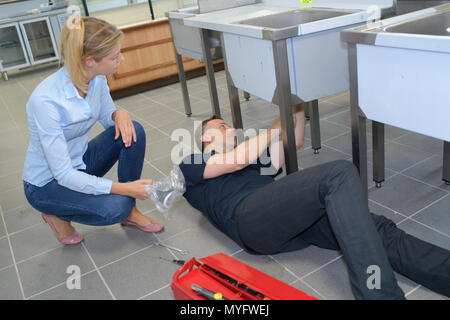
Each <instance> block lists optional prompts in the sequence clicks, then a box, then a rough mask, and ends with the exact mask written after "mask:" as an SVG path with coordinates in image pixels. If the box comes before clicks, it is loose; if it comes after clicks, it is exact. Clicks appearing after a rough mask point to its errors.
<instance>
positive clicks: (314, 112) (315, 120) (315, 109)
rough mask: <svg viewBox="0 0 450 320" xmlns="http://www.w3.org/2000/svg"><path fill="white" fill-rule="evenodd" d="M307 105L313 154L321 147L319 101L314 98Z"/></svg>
mask: <svg viewBox="0 0 450 320" xmlns="http://www.w3.org/2000/svg"><path fill="white" fill-rule="evenodd" d="M307 104H308V105H309V108H307V109H309V112H310V113H309V117H310V119H309V126H310V128H311V146H312V148H313V150H314V154H318V153H319V149H320V148H321V147H322V145H321V141H320V120H319V101H318V100H314V101H311V102H308V103H307Z"/></svg>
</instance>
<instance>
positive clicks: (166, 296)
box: [142, 285, 175, 300]
mask: <svg viewBox="0 0 450 320" xmlns="http://www.w3.org/2000/svg"><path fill="white" fill-rule="evenodd" d="M174 299H175V297H174V295H173V291H172V288H171V287H170V286H169V285H167V286H164V287H163V288H162V289H160V290H157V291H156V292H154V293H152V294H149V295H147V296H144V298H142V300H174Z"/></svg>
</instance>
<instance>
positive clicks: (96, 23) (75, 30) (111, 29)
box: [59, 16, 123, 93]
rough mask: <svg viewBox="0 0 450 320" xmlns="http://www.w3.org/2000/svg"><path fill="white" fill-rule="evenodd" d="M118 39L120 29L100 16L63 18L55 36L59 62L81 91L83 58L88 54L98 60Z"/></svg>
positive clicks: (82, 88)
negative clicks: (59, 57) (58, 36)
mask: <svg viewBox="0 0 450 320" xmlns="http://www.w3.org/2000/svg"><path fill="white" fill-rule="evenodd" d="M122 38H123V32H122V31H120V30H119V29H118V28H117V27H116V26H114V25H112V24H110V23H108V22H106V21H104V20H101V19H97V18H94V17H80V16H78V17H76V16H75V17H70V18H69V19H68V20H67V22H66V24H65V26H64V28H63V30H62V31H61V35H60V38H59V39H60V40H59V52H60V56H61V60H60V62H61V63H62V64H64V66H66V67H67V69H68V71H69V74H70V78H71V80H72V82H73V84H74V85H75V87H77V88H78V89H80V90H81V91H83V92H84V93H87V91H88V88H89V84H88V83H86V79H87V75H86V71H85V69H84V64H83V60H84V59H85V58H86V57H92V58H93V59H94V60H95V61H97V62H100V60H102V59H103V58H104V57H105V56H107V55H108V54H109V53H110V52H111V51H112V50H113V49H114V47H115V46H116V45H117V44H118V43H119V42H120V41H121V40H122Z"/></svg>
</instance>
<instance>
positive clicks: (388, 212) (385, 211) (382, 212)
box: [369, 200, 405, 223]
mask: <svg viewBox="0 0 450 320" xmlns="http://www.w3.org/2000/svg"><path fill="white" fill-rule="evenodd" d="M369 210H370V212H371V213H373V214H376V215H379V216H385V217H386V218H388V219H390V220H392V221H393V222H394V223H399V222H400V221H402V220H404V219H405V216H404V215H402V214H400V213H398V212H396V211H394V210H392V209H389V208H387V207H385V206H382V205H380V204H378V203H375V202H374V201H373V200H369Z"/></svg>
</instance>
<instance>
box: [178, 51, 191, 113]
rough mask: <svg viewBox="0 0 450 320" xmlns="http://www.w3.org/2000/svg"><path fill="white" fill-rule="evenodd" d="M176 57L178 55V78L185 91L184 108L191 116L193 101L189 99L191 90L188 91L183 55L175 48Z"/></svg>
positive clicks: (182, 89) (182, 90) (183, 91)
mask: <svg viewBox="0 0 450 320" xmlns="http://www.w3.org/2000/svg"><path fill="white" fill-rule="evenodd" d="M175 57H176V61H177V67H178V79H179V80H180V84H181V92H182V93H183V102H184V110H185V113H186V115H187V116H188V117H190V116H191V114H192V109H191V101H190V100H189V92H188V88H187V83H186V74H185V73H184V66H183V60H182V57H181V55H179V54H178V53H177V52H176V49H175Z"/></svg>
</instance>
